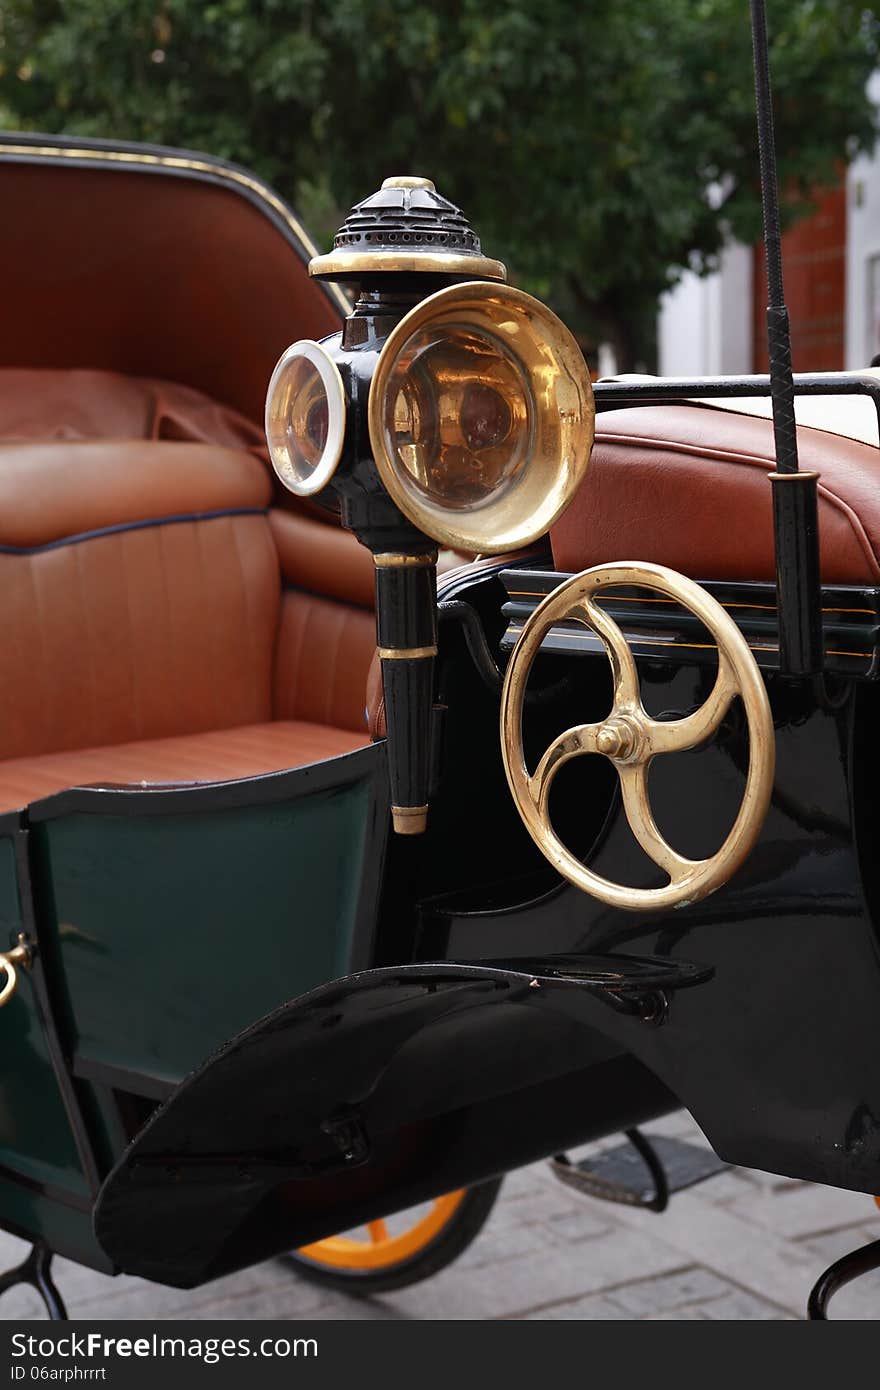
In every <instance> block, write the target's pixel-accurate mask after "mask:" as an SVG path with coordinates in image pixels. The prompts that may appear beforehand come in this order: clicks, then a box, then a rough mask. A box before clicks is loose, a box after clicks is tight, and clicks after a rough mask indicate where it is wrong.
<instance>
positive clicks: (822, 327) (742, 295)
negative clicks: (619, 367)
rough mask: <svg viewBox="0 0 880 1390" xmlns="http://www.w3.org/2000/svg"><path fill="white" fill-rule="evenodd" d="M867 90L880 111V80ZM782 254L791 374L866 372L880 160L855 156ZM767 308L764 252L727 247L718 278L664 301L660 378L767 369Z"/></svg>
mask: <svg viewBox="0 0 880 1390" xmlns="http://www.w3.org/2000/svg"><path fill="white" fill-rule="evenodd" d="M869 92H870V95H871V97H872V99H873V101H874V103H875V105H876V106H878V107H880V73H875V74H874V77H873V78H872V79H871V82H870V83H869ZM783 249H784V258H785V260H784V266H785V295H786V300H787V303H788V308H789V313H790V315H791V322H792V355H793V360H794V367H795V371H801V372H809V371H840V370H843V369H854V368H858V367H864V366H867V364H868V363H869V362H870V361H871V359H872V358H873V357H874V356H876V355H877V354H878V353H880V154H878V153H875V154H874V155H871V156H864V155H863V156H860V157H859V158H857V159H855V160H854V161H853V163H852V164H850V166H849V168H848V169H847V170H846V172H845V174H844V175H843V176H842V178H841V182H840V185H839V186H838V187H837V188H835V189H833V190H831V191H830V192H828V193H825V194H823V195H822V196H821V198H820V199H819V200H818V202H817V207H816V210H815V212H814V213H813V214H812V216H810V217H808V218H806V219H805V220H803V221H801V222H799V223H798V224H797V225H796V226H795V227H793V228H792V230H791V231H790V232H788V233H787V235H786V236H785V238H784V241H783ZM765 304H766V289H765V278H764V253H763V248H762V247H760V246H759V247H750V246H742V245H738V244H733V245H731V246H730V247H728V249H727V251H726V252H725V254H724V256H723V259H722V264H721V268H720V270H718V271H717V272H716V273H715V274H713V275H710V276H707V277H703V278H701V277H699V276H697V275H695V274H692V273H691V272H686V273H685V275H684V277H683V279H682V280H681V281H680V283H679V284H678V285H677V286H676V287H675V289H674V290H672V291H670V293H669V294H667V295H666V296H665V297H664V299H663V301H662V304H661V309H660V316H659V324H658V366H659V370H660V372H661V373H662V374H664V375H671V376H703V375H715V374H717V373H720V372H766V370H767V343H766V333H765V328H764V306H765Z"/></svg>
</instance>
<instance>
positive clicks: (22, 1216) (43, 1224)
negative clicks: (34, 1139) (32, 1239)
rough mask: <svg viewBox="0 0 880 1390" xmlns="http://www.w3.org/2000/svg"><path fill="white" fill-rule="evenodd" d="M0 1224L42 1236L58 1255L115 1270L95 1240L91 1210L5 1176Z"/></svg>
mask: <svg viewBox="0 0 880 1390" xmlns="http://www.w3.org/2000/svg"><path fill="white" fill-rule="evenodd" d="M0 1226H3V1227H5V1228H7V1229H9V1230H11V1231H12V1232H13V1234H14V1235H23V1236H25V1237H27V1236H28V1235H31V1234H33V1235H39V1236H40V1238H41V1239H42V1240H45V1241H46V1243H47V1244H48V1246H49V1247H50V1249H51V1250H53V1251H54V1252H55V1253H56V1254H58V1255H64V1256H65V1257H66V1258H67V1259H69V1260H77V1261H78V1262H79V1263H80V1264H86V1265H89V1266H90V1267H91V1268H92V1269H99V1270H101V1271H102V1272H103V1273H104V1274H112V1273H113V1272H114V1270H113V1266H112V1264H111V1263H110V1261H109V1260H108V1259H107V1256H106V1255H105V1254H104V1252H103V1250H102V1249H101V1247H100V1246H99V1245H98V1242H97V1241H96V1240H95V1236H94V1232H93V1231H92V1213H91V1210H87V1211H79V1210H77V1209H75V1208H73V1207H69V1206H66V1205H65V1204H64V1203H62V1202H58V1201H53V1200H50V1199H49V1198H46V1197H43V1196H41V1194H40V1193H39V1192H34V1191H33V1190H31V1189H28V1188H26V1187H22V1186H20V1185H19V1184H18V1183H14V1182H9V1181H8V1180H7V1179H5V1178H2V1177H0ZM62 1293H63V1284H62Z"/></svg>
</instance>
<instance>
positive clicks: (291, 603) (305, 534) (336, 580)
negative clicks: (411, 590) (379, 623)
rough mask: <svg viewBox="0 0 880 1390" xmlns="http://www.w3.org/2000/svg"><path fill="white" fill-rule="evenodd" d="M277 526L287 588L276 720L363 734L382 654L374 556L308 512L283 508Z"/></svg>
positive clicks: (274, 518) (273, 519)
mask: <svg viewBox="0 0 880 1390" xmlns="http://www.w3.org/2000/svg"><path fill="white" fill-rule="evenodd" d="M269 520H270V523H271V526H272V534H273V536H274V539H275V544H276V546H277V548H278V555H279V559H280V562H281V571H282V575H283V577H284V582H285V589H284V595H283V598H282V605H281V618H280V627H279V632H278V651H277V658H276V663H275V680H274V706H273V707H274V714H275V718H276V719H305V720H308V721H310V722H312V723H316V724H332V725H335V726H336V727H337V728H341V729H353V730H355V731H356V732H358V733H362V732H364V731H365V729H366V714H365V710H364V705H365V702H366V695H365V690H366V683H367V673H368V671H369V669H370V663H371V661H372V659H373V654H374V652H375V650H376V625H375V619H374V617H373V602H374V600H373V585H374V580H373V562H372V559H371V557H370V554H369V552H368V551H367V550H365V549H364V547H363V546H362V545H360V544H359V543H358V542H357V541H356V540H355V538H354V536H353V535H351V534H350V532H348V531H343V530H341V529H340V528H339V527H337V526H334V525H331V524H328V523H327V522H324V521H319V520H318V519H317V518H312V517H311V516H308V515H305V514H304V513H300V512H293V511H281V510H280V509H276V510H274V511H272V512H270V514H269Z"/></svg>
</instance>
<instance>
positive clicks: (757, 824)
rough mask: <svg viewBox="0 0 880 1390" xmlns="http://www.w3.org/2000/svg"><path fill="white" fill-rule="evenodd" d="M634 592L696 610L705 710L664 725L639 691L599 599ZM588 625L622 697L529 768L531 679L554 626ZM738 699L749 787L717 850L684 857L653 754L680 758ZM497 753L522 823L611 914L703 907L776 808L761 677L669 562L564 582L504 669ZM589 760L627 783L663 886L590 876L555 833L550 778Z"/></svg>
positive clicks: (740, 640) (627, 801)
mask: <svg viewBox="0 0 880 1390" xmlns="http://www.w3.org/2000/svg"><path fill="white" fill-rule="evenodd" d="M621 585H628V586H629V585H634V586H636V587H638V588H644V589H653V590H656V591H657V592H658V593H661V594H663V595H664V596H665V597H667V598H670V599H674V600H676V601H677V602H679V603H681V604H683V605H684V606H685V607H686V608H689V609H690V611H691V612H692V613H694V614H695V615H696V616H697V617H698V618H699V619H700V621H701V622H702V623H703V624H704V626H705V627H706V628H707V629H708V631H709V632H710V633H711V635H712V637H713V639H714V641H715V642H716V644H717V646H718V675H717V677H716V680H715V684H714V687H713V689H712V692H711V694H710V695H709V698H708V699H707V700H706V702H705V704H703V705H701V707H700V708H699V709H698V710H696V711H695V712H694V713H692V714H688V715H687V716H686V717H685V718H683V719H674V720H669V721H665V720H657V719H652V718H650V716H649V715H648V714H647V713H646V711H645V709H644V707H643V705H642V701H641V697H640V694H639V678H638V672H637V670H636V663H635V658H634V657H633V654H632V651H631V650H630V647H629V644H628V643H627V640H626V638H625V637H624V635H623V633H622V632H621V630H620V628H619V627H618V626H617V623H616V622H615V621H614V620H613V618H611V617H610V615H609V614H608V613H607V612H606V611H605V610H604V609H602V608H601V607H600V606H599V605H598V604H597V603H596V597H597V595H598V594H599V593H600V592H601V591H602V590H603V589H610V588H614V587H619V586H621ZM572 619H575V620H577V621H580V622H583V623H586V624H587V625H588V626H589V627H590V628H592V629H593V631H594V632H595V633H596V634H597V635H598V636H599V637H600V638H601V640H602V642H603V644H604V646H605V649H606V651H607V653H608V658H609V660H610V662H611V668H612V675H613V683H614V696H613V705H612V709H611V712H610V713H609V715H608V717H607V719H603V720H600V721H599V722H598V723H594V724H578V725H576V726H575V727H574V728H571V729H567V730H566V731H565V733H563V734H560V736H559V737H558V738H557V739H555V740H554V741H553V743H551V745H550V747H549V748H548V749H547V751H546V752H545V753H544V755H543V757H542V758H541V759H540V761H539V763H538V765H537V767H536V768H535V770H534V772H529V770H528V768H527V767H526V763H525V756H524V753H523V738H522V710H523V699H524V696H525V690H526V683H527V681H528V676H529V671H530V670H531V666H532V663H533V661H534V660H535V657H536V656H537V654H538V651H539V649H540V646H541V643H542V642H543V640H544V638H545V637H546V636H547V633H548V632H549V631H550V629H551V628H552V627H554V626H555V625H556V624H557V623H561V622H565V621H570V620H572ZM737 695H738V696H739V697H740V699H741V700H742V704H743V709H744V711H745V716H746V720H747V723H748V730H749V739H750V750H749V752H750V757H749V767H748V773H747V776H746V785H745V791H744V793H743V799H742V803H741V805H740V808H739V812H738V814H737V817H736V820H735V821H734V824H733V826H732V828H731V830H730V833H729V834H728V836H727V839H726V840H725V841H724V843H723V845H722V846H721V848H720V849H719V850H718V851H717V853H716V854H714V855H712V856H711V857H710V858H709V859H697V860H694V859H686V858H685V857H684V856H683V855H681V854H679V853H678V852H677V851H676V850H675V849H673V848H672V846H671V845H669V844H668V843H667V841H666V840H665V839H664V838H663V835H662V834H661V833H660V830H659V828H658V826H657V823H656V821H655V819H654V815H653V813H652V810H651V804H650V800H649V796H648V769H649V767H650V765H651V761H652V759H653V758H655V757H657V756H658V755H660V754H664V753H678V752H683V751H684V750H685V749H688V748H696V747H697V746H698V745H700V744H702V743H705V742H706V741H707V740H708V739H709V738H710V737H711V736H712V734H714V733H715V731H716V730H717V728H718V726H719V724H720V723H721V721H722V719H723V718H724V716H725V714H726V713H727V710H728V709H729V707H730V705H731V702H732V701H733V699H734V698H735V697H736V696H737ZM501 750H502V756H503V759H504V767H505V770H506V772H507V780H508V783H509V785H510V790H511V792H512V794H513V798H514V801H515V802H516V805H517V809H518V810H519V813H520V815H521V816H522V819H523V821H524V822H525V825H526V827H527V829H528V831H529V833H530V835H531V836H532V838H533V840H534V841H535V843H536V844H537V846H538V848H539V849H540V850H541V851H542V853H543V854H544V855H545V856H546V858H547V859H548V860H549V861H550V863H551V864H553V865H554V867H555V868H556V869H557V870H558V871H559V873H561V874H562V875H563V876H564V877H565V878H567V879H569V880H570V882H572V883H574V884H576V885H577V887H578V888H581V889H583V890H584V892H586V893H590V894H591V895H592V896H593V897H595V898H599V899H600V900H601V901H602V902H605V903H609V904H611V905H612V906H614V907H621V908H626V909H629V910H631V911H640V912H645V911H655V910H659V909H669V908H674V907H684V906H686V905H687V904H688V903H693V902H698V901H699V900H700V899H701V898H705V897H706V896H707V894H709V893H712V892H714V890H715V889H716V888H718V887H720V886H721V884H722V883H725V882H726V881H727V880H728V879H729V878H730V876H731V875H732V874H733V873H735V872H736V870H737V869H738V868H739V866H740V865H741V864H742V862H743V860H744V859H745V858H746V856H747V855H748V854H749V852H750V850H751V849H752V846H753V845H754V843H755V840H756V839H757V837H758V834H759V832H760V829H761V825H762V824H763V821H764V817H765V815H766V813H767V807H768V805H769V803H770V793H771V790H772V787H773V773H774V767H775V747H774V740H773V720H772V717H771V713H770V704H769V701H768V699H767V691H766V688H765V686H764V681H763V678H762V676H761V673H760V671H759V670H758V667H757V664H756V662H755V658H754V657H753V655H752V653H751V651H750V650H749V646H748V644H747V642H746V640H745V638H744V637H743V635H742V633H741V632H740V630H739V628H738V627H737V626H736V624H735V623H734V621H733V619H732V618H731V617H730V616H729V615H728V614H727V613H726V612H725V611H724V609H723V608H722V607H721V605H720V604H719V603H717V602H716V601H715V599H713V598H712V596H711V595H710V594H708V593H707V592H706V590H705V589H703V588H701V586H700V585H699V584H696V583H695V582H694V581H693V580H692V579H687V578H685V576H684V575H682V574H678V573H676V571H675V570H670V569H666V568H665V566H663V565H651V564H637V563H635V562H632V561H622V562H620V563H618V564H613V565H597V566H596V567H595V568H593V569H589V570H584V572H583V573H582V574H577V575H575V576H574V577H573V578H572V579H569V580H566V581H565V582H564V583H563V584H560V585H559V587H558V588H557V589H554V591H553V593H552V594H549V595H548V596H547V598H546V599H544V601H543V603H541V604H540V606H539V607H538V608H537V609H536V610H535V612H534V613H533V614H532V615H531V617H530V618H529V620H528V622H527V623H526V625H525V627H524V629H523V631H522V633H521V635H520V638H519V641H518V642H517V644H516V647H515V648H514V651H513V655H512V656H511V659H510V665H509V666H508V668H507V675H506V678H505V681H504V691H503V694H502V700H501ZM583 753H600V754H603V755H604V756H605V757H606V758H608V759H610V761H611V762H612V764H613V765H614V768H615V770H616V772H617V775H618V777H619V779H620V791H621V797H622V801H623V808H624V811H625V813H626V817H627V819H628V821H629V824H630V826H631V828H632V831H633V834H634V835H635V838H636V840H637V841H638V843H639V844H640V845H641V847H642V849H643V850H644V851H645V853H646V854H647V855H648V856H649V857H650V858H651V859H652V860H653V861H654V863H655V864H656V865H657V866H658V867H659V868H661V869H662V870H663V871H664V872H665V873H666V874H667V875H668V877H669V883H668V884H666V885H665V886H664V887H661V888H628V887H626V886H624V885H623V884H620V883H613V882H611V881H610V880H609V879H605V878H602V877H600V876H599V875H598V874H595V873H593V872H592V871H591V870H590V869H588V868H587V867H586V865H584V864H582V863H581V862H580V860H579V859H577V858H576V857H575V855H573V854H572V853H571V851H570V850H569V849H567V848H566V846H565V845H564V844H563V843H562V841H561V840H560V839H559V838H558V836H557V835H556V834H555V832H554V830H553V827H552V825H551V823H550V818H549V813H548V799H549V796H550V788H551V786H552V783H553V778H554V777H555V775H556V773H557V772H558V771H559V769H560V767H562V766H563V764H564V763H567V762H568V761H569V760H570V759H572V758H576V757H579V756H580V755H581V754H583Z"/></svg>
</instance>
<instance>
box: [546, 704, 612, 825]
mask: <svg viewBox="0 0 880 1390" xmlns="http://www.w3.org/2000/svg"><path fill="white" fill-rule="evenodd" d="M601 728H602V725H601V724H577V725H575V727H574V728H572V729H566V731H565V733H564V734H560V735H559V737H558V738H555V739H554V740H553V742H552V743H551V744H550V747H549V748H548V749H547V751H546V752H545V753H544V755H543V757H542V758H541V761H540V762H539V763H538V766H537V767H536V768H535V771H534V772H533V773H532V775H531V777H530V778H529V784H528V785H529V791H530V793H531V796H532V800H533V801H534V803H535V805H536V806H537V808H538V810H539V811H540V812H541V813H542V814H543V813H544V811H545V810H546V809H547V798H548V796H549V795H550V784H551V782H552V781H553V778H554V777H555V776H556V774H557V772H558V771H559V769H560V768H561V767H562V765H563V763H567V762H569V761H570V760H571V759H572V758H577V757H580V755H581V754H582V753H596V752H598V749H597V747H596V735H597V734H598V732H599V730H600V729H601Z"/></svg>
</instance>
